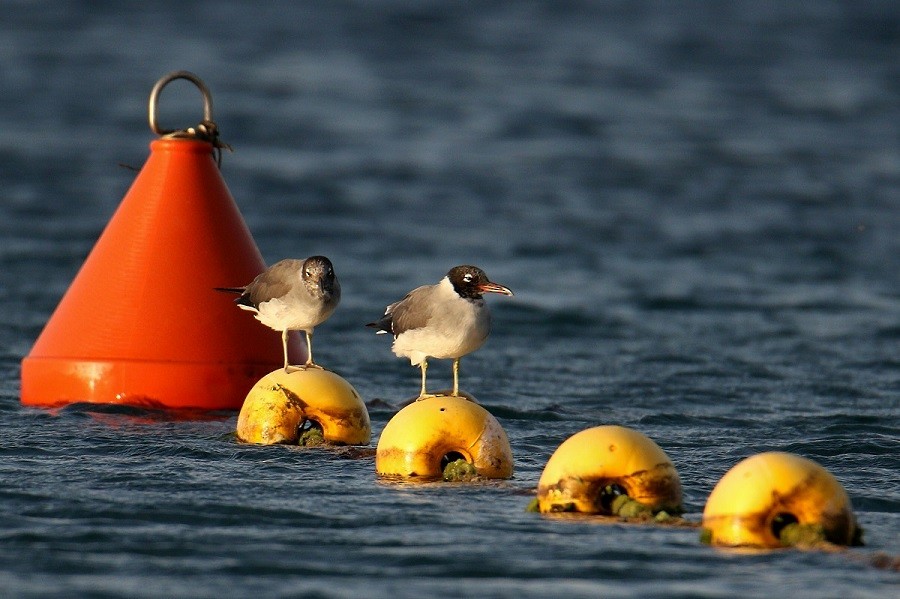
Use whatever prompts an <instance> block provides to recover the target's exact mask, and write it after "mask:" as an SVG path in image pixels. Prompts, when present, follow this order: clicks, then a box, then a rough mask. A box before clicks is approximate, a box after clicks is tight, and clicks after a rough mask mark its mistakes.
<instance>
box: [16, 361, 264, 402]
mask: <svg viewBox="0 0 900 599" xmlns="http://www.w3.org/2000/svg"><path fill="white" fill-rule="evenodd" d="M270 369H271V365H270V364H203V363H178V362H147V361H129V360H109V361H104V360H77V359H70V358H45V357H26V358H24V359H23V360H22V377H21V380H22V390H21V401H22V404H24V405H30V406H37V407H43V408H54V407H59V406H63V405H67V404H71V403H81V402H85V403H108V404H121V405H130V406H137V407H144V408H153V409H200V410H237V409H239V408H240V407H241V404H242V402H243V400H244V394H245V393H246V390H247V389H249V388H250V387H252V386H253V383H254V382H255V381H257V380H258V379H259V377H260V376H262V375H263V374H265V373H266V372H268V371H269V370H270Z"/></svg>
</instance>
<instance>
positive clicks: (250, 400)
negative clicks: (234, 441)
mask: <svg viewBox="0 0 900 599" xmlns="http://www.w3.org/2000/svg"><path fill="white" fill-rule="evenodd" d="M311 423H314V428H313V429H312V430H310V429H309V427H308V426H307V425H309V424H311ZM319 431H321V437H320V438H321V441H322V443H324V444H329V445H366V444H368V443H369V440H370V439H371V436H372V427H371V424H370V422H369V413H368V410H366V405H365V403H364V402H363V401H362V398H360V396H359V393H357V392H356V389H354V388H353V386H352V385H350V383H348V382H347V381H346V380H345V379H343V378H342V377H340V376H339V375H337V374H335V373H334V372H332V371H330V370H325V369H322V368H306V369H299V370H291V371H290V372H286V371H285V370H284V368H279V369H278V370H275V371H273V372H270V373H268V374H266V375H265V376H264V377H262V378H261V379H260V380H259V381H257V382H256V384H254V385H253V388H252V389H251V390H250V392H249V393H248V394H247V397H246V399H245V400H244V405H243V407H241V411H240V413H239V414H238V421H237V437H238V439H240V440H241V441H244V442H246V443H257V444H262V445H272V444H276V443H285V444H303V445H313V444H322V443H319V441H318V438H319V434H318V433H319ZM310 432H314V433H316V434H315V438H316V441H315V442H309V440H310V439H311V438H312V437H311V436H310V435H309V434H308V433H310Z"/></svg>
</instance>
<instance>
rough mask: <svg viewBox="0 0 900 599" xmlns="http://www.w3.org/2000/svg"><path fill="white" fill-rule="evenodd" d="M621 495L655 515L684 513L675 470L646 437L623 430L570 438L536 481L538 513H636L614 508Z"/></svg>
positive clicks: (594, 431)
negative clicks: (658, 513) (613, 505)
mask: <svg viewBox="0 0 900 599" xmlns="http://www.w3.org/2000/svg"><path fill="white" fill-rule="evenodd" d="M622 495H625V496H627V498H629V499H630V500H632V501H633V502H636V503H637V504H639V505H640V506H642V507H643V509H644V510H646V511H649V512H651V513H657V512H660V511H666V512H668V513H675V514H677V513H681V511H682V507H681V481H680V479H679V478H678V473H677V472H676V471H675V466H673V465H672V462H671V461H670V460H669V458H668V456H667V455H666V454H665V452H663V450H662V449H660V448H659V446H658V445H657V444H656V443H654V442H653V441H652V440H650V439H649V438H648V437H646V436H645V435H643V434H642V433H639V432H637V431H635V430H632V429H630V428H625V427H622V426H613V425H608V426H597V427H594V428H589V429H586V430H583V431H581V432H579V433H576V434H574V435H572V436H571V437H569V438H568V439H566V440H565V441H564V442H563V443H562V445H560V446H559V447H558V448H557V450H556V451H555V452H554V453H553V455H552V456H550V459H549V460H548V461H547V465H546V466H545V467H544V472H543V473H542V474H541V478H540V480H539V481H538V497H537V500H538V501H537V503H538V511H540V512H582V513H587V514H606V515H612V514H613V513H618V514H620V515H637V514H636V513H635V514H632V513H628V514H625V513H622V512H619V511H618V510H617V509H613V507H612V503H613V501H614V500H615V499H616V498H617V497H620V496H622Z"/></svg>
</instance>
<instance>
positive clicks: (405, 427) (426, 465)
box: [375, 395, 513, 480]
mask: <svg viewBox="0 0 900 599" xmlns="http://www.w3.org/2000/svg"><path fill="white" fill-rule="evenodd" d="M460 460H462V462H463V463H462V464H461V463H459V461H460ZM454 463H455V465H453V466H452V468H451V470H450V472H449V473H448V472H445V470H446V469H447V466H448V465H451V464H454ZM375 469H376V471H377V472H378V474H380V475H384V476H397V477H404V478H421V479H423V480H435V479H440V478H448V479H450V480H469V479H471V478H472V477H473V471H474V475H477V476H478V477H482V478H509V477H510V476H512V473H513V458H512V449H511V448H510V446H509V440H508V439H507V437H506V432H505V431H504V430H503V427H501V426H500V423H499V422H497V419H496V418H494V417H493V416H492V415H491V414H490V412H488V411H487V410H485V409H484V408H483V407H481V406H480V405H478V404H477V403H475V402H474V401H471V400H469V399H466V398H463V397H459V396H453V395H438V396H435V397H428V398H426V399H422V400H420V401H416V402H413V403H411V404H409V405H408V406H406V407H405V408H403V409H402V410H400V411H399V412H397V414H395V415H394V417H393V418H391V420H390V421H389V422H388V423H387V425H386V426H385V427H384V430H383V431H382V433H381V437H380V439H379V441H378V448H377V450H376V452H375Z"/></svg>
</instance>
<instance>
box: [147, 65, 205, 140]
mask: <svg viewBox="0 0 900 599" xmlns="http://www.w3.org/2000/svg"><path fill="white" fill-rule="evenodd" d="M175 79H187V80H188V81H190V82H191V83H193V84H194V85H196V86H197V87H198V88H199V89H200V93H202V94H203V122H202V123H201V126H203V125H206V126H207V127H208V126H209V125H210V124H211V125H212V126H213V129H215V123H213V113H212V95H211V94H210V93H209V88H208V87H206V84H205V83H203V81H202V80H201V79H200V78H199V77H197V76H196V75H194V74H193V73H191V72H189V71H173V72H171V73H169V74H168V75H166V76H165V77H163V78H162V79H160V80H159V81H157V82H156V85H154V86H153V89H152V90H151V91H150V103H149V106H148V113H149V119H150V129H151V130H152V131H153V132H154V133H156V134H157V135H171V134H173V133H176V134H187V135H188V136H190V137H205V136H203V135H197V132H196V131H195V130H194V128H190V129H181V130H178V129H161V128H160V127H159V123H157V121H156V105H157V103H158V101H159V93H160V92H161V91H162V88H164V87H165V86H166V85H167V84H168V83H170V82H172V81H174V80H175ZM198 128H205V127H198Z"/></svg>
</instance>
